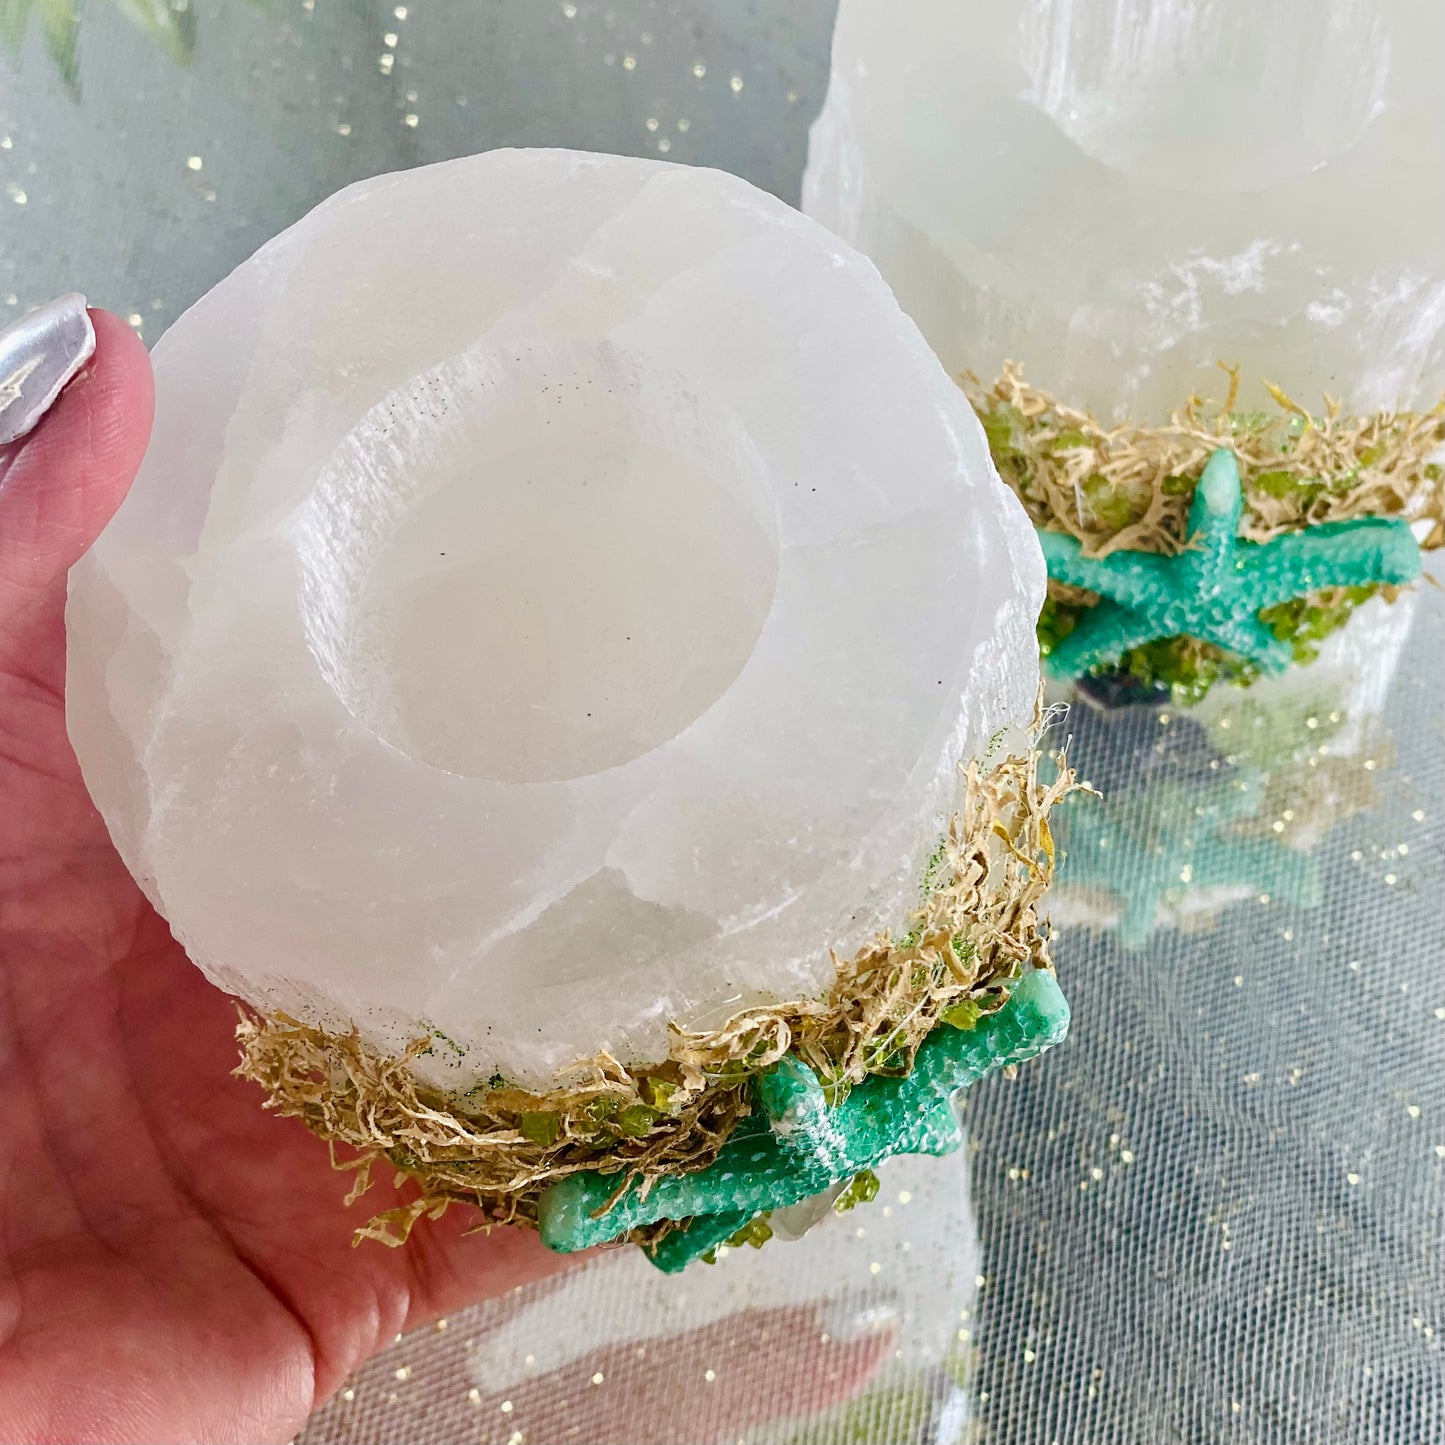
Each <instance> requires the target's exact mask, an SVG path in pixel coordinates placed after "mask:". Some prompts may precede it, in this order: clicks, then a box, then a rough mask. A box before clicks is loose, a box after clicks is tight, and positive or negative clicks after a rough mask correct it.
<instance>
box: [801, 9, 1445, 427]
mask: <svg viewBox="0 0 1445 1445" xmlns="http://www.w3.org/2000/svg"><path fill="white" fill-rule="evenodd" d="M1442 56H1445V7H1441V6H1439V5H1432V4H1420V3H1417V0H1346V3H1341V4H1334V5H1330V6H1327V7H1323V6H1321V5H1319V4H1318V3H1317V0H1275V3H1272V4H1267V5H1261V4H1258V3H1255V0H1212V3H1210V4H1207V5H1206V4H1200V3H1196V0H1168V3H1163V4H1161V3H1158V0H842V4H841V5H840V7H839V12H838V24H837V30H836V34H835V38H834V45H833V69H832V76H831V80H830V82H829V89H828V98H827V102H826V104H825V106H824V108H823V111H822V114H821V115H820V117H819V119H818V120H817V122H816V123H815V125H814V127H813V133H812V140H811V145H810V148H809V158H808V171H807V176H806V178H805V181H804V187H803V205H804V209H805V210H806V211H807V212H808V213H809V214H810V215H812V216H815V217H816V218H817V219H818V220H820V221H822V222H823V224H824V225H826V226H828V227H830V228H831V229H832V230H834V231H836V232H837V233H838V234H839V235H840V236H842V237H843V238H844V239H845V240H848V241H850V242H851V243H852V244H853V245H855V246H857V247H858V248H859V249H860V250H862V251H864V252H866V253H867V254H868V255H869V256H871V257H872V258H873V260H874V261H875V262H876V263H877V264H878V267H879V269H880V270H881V271H882V273H883V276H884V278H885V279H886V280H887V281H888V282H889V284H890V285H891V286H892V287H893V289H894V291H895V292H896V293H897V295H898V298H899V301H900V303H901V304H902V306H903V308H904V309H905V310H906V311H908V313H909V314H910V315H911V316H912V317H913V318H914V319H915V320H916V321H917V322H918V323H919V325H920V326H921V328H922V329H923V333H924V335H925V336H927V338H928V339H929V341H930V342H931V343H932V345H933V347H934V349H935V350H936V351H937V353H938V355H939V357H940V358H941V359H942V361H943V362H944V364H945V366H947V367H948V368H949V369H950V370H959V369H962V368H965V367H966V368H971V369H972V370H974V371H976V372H978V373H979V374H980V375H982V376H984V377H985V378H991V377H992V376H993V375H995V374H996V373H997V371H998V369H999V366H1000V364H1001V363H1002V362H1003V361H1004V360H1005V359H1013V360H1017V361H1021V362H1024V363H1025V364H1026V368H1027V369H1026V375H1027V377H1028V379H1029V380H1030V381H1031V382H1033V383H1034V384H1035V385H1038V386H1042V387H1044V388H1045V389H1047V390H1049V391H1052V392H1053V393H1054V394H1055V395H1057V396H1058V397H1060V398H1061V399H1063V400H1064V401H1065V402H1067V403H1069V404H1071V405H1076V406H1080V407H1083V408H1085V409H1088V410H1092V411H1093V412H1094V413H1095V415H1097V416H1099V417H1100V418H1101V419H1111V418H1113V419H1123V418H1124V417H1125V416H1131V417H1133V419H1135V420H1137V421H1140V422H1145V423H1158V422H1163V421H1165V420H1166V419H1167V417H1168V414H1169V413H1170V412H1171V411H1172V410H1174V409H1175V408H1177V407H1179V406H1182V405H1183V403H1184V402H1185V401H1186V400H1187V398H1188V397H1189V395H1190V394H1191V392H1197V393H1201V394H1203V395H1206V396H1210V397H1214V398H1216V399H1219V398H1222V397H1223V396H1224V393H1225V383H1224V381H1223V379H1222V378H1221V377H1220V376H1219V373H1218V372H1217V371H1216V370H1215V369H1214V367H1215V363H1216V362H1218V361H1224V362H1231V363H1233V362H1241V363H1243V364H1244V367H1245V371H1246V373H1247V376H1248V379H1249V380H1250V381H1251V382H1253V383H1256V386H1251V387H1250V388H1249V389H1248V390H1247V391H1246V392H1245V393H1244V398H1245V404H1247V405H1249V406H1255V405H1261V404H1264V403H1265V402H1266V398H1265V396H1264V393H1263V392H1262V391H1261V390H1258V389H1257V382H1258V381H1259V379H1261V378H1264V379H1267V380H1270V381H1273V382H1275V383H1277V384H1279V385H1280V386H1282V387H1283V388H1284V390H1285V391H1286V392H1287V393H1289V394H1290V395H1291V396H1294V397H1295V398H1296V399H1298V400H1299V401H1300V402H1302V403H1304V404H1305V405H1308V406H1311V407H1317V406H1318V405H1319V403H1320V397H1321V394H1322V393H1325V392H1328V393H1330V394H1331V395H1334V396H1339V397H1341V398H1342V399H1343V401H1344V403H1345V405H1346V407H1347V408H1348V409H1351V410H1355V411H1369V410H1374V409H1376V408H1378V407H1393V406H1410V405H1418V406H1424V407H1428V406H1430V405H1432V404H1433V403H1434V402H1435V401H1436V400H1437V399H1438V398H1439V395H1440V392H1441V390H1442V388H1445V245H1442V242H1441V237H1442V236H1445V162H1442V156H1445V86H1442V85H1441V83H1440V66H1441V58H1442Z"/></svg>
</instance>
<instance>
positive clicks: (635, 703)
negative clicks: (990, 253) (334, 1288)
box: [68, 151, 1043, 1083]
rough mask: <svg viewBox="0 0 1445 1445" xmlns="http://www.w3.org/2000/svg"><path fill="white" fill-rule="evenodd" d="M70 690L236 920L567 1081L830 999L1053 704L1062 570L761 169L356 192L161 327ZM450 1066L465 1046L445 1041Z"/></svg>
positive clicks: (517, 179)
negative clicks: (1044, 632) (998, 766)
mask: <svg viewBox="0 0 1445 1445" xmlns="http://www.w3.org/2000/svg"><path fill="white" fill-rule="evenodd" d="M155 365H156V372H157V390H158V418H157V424H156V433H155V439H154V441H153V443H152V446H151V450H150V454H149V456H148V457H147V459H146V464H145V467H144V469H143V471H142V473H141V476H140V478H139V479H138V481H137V482H136V485H135V487H134V490H133V491H132V493H131V495H130V496H129V498H128V499H127V501H126V503H125V504H124V506H123V507H122V508H121V510H120V512H119V514H118V515H117V517H116V519H115V521H114V522H113V523H112V525H111V526H110V527H109V528H108V529H107V531H106V532H105V534H104V535H103V537H102V538H101V540H100V542H99V543H98V544H97V546H96V547H95V549H94V550H93V552H92V553H91V554H90V556H89V557H88V558H87V559H86V560H85V562H84V563H83V564H82V565H81V566H80V567H79V568H77V569H76V571H75V573H74V574H73V577H72V583H71V600H70V609H69V626H70V674H69V685H68V708H69V720H70V728H71V736H72V738H73V740H74V743H75V746H76V750H77V752H78V754H79V756H80V759H81V763H82V766H83V768H84V771H85V777H86V780H87V782H88V784H89V785H90V788H91V790H92V792H93V794H94V796H95V798H96V801H97V803H98V804H99V806H100V808H101V810H102V812H103V813H104V815H105V817H106V820H107V822H108V823H109V825H110V828H111V832H112V835H113V836H114V838H115V841H116V843H117V845H118V847H119V848H120V851H121V854H122V856H123V857H124V858H125V860H126V861H127V863H128V864H129V865H130V867H131V868H132V869H133V870H134V872H135V873H136V875H137V876H138V877H139V878H140V879H141V881H142V883H143V885H144V887H145V888H146V890H147V892H148V893H149V894H150V896H151V898H152V899H153V900H154V902H155V904H156V906H157V907H158V908H159V909H160V911H161V912H162V913H163V914H164V915H165V916H166V917H167V918H168V919H169V920H170V922H171V925H172V927H173V928H174V930H175V932H176V934H177V936H178V937H179V938H180V939H181V941H182V942H183V943H184V944H185V945H186V947H187V949H188V950H189V951H190V953H191V956H192V957H193V958H194V959H195V960H196V961H197V963H199V964H200V965H201V967H202V968H204V969H205V970H206V972H207V973H208V974H209V975H210V976H211V977H212V978H213V979H215V980H216V981H217V982H218V983H220V984H221V985H222V986H224V987H226V988H228V989H232V990H234V991H235V992H237V993H239V994H241V995H243V996H244V997H245V998H247V999H249V1000H251V1001H252V1002H253V1003H255V1004H257V1005H259V1006H261V1007H262V1008H265V1009H271V1010H276V1009H282V1010H286V1011H288V1012H291V1013H293V1014H299V1015H301V1016H302V1017H303V1018H306V1019H309V1020H312V1021H314V1022H317V1023H319V1024H321V1025H323V1026H326V1027H336V1028H344V1027H347V1026H349V1025H350V1023H351V1022H353V1021H355V1022H356V1023H357V1024H358V1025H360V1027H361V1028H362V1030H363V1032H364V1033H365V1034H366V1036H367V1037H369V1038H370V1039H371V1040H372V1041H373V1042H375V1043H376V1044H378V1045H379V1046H381V1047H383V1048H388V1049H393V1048H399V1047H400V1046H401V1045H402V1044H403V1043H404V1042H405V1041H406V1040H407V1039H409V1038H411V1037H413V1036H414V1035H415V1034H416V1032H417V1031H418V1029H422V1028H431V1029H437V1030H440V1031H441V1033H442V1034H444V1035H445V1036H446V1040H447V1042H448V1045H449V1044H450V1043H453V1042H454V1043H455V1046H456V1052H457V1055H458V1058H457V1060H455V1061H453V1062H452V1063H451V1068H452V1072H451V1074H450V1076H449V1077H451V1078H453V1079H457V1080H460V1081H465V1080H467V1079H470V1078H474V1077H486V1076H487V1075H488V1074H490V1072H491V1071H492V1070H493V1069H500V1070H501V1071H502V1072H503V1073H504V1074H506V1075H507V1076H508V1077H511V1078H513V1079H516V1080H518V1081H521V1082H529V1083H544V1082H546V1081H547V1080H548V1079H549V1078H550V1077H552V1075H553V1074H554V1071H556V1070H557V1069H559V1068H561V1067H563V1066H565V1065H567V1064H569V1063H570V1062H572V1061H573V1060H574V1059H576V1058H578V1057H581V1056H586V1055H590V1054H591V1053H593V1052H594V1051H595V1050H597V1049H598V1048H600V1047H607V1048H609V1049H612V1050H613V1051H614V1052H616V1053H617V1054H618V1055H620V1056H621V1057H623V1058H625V1059H632V1060H636V1059H644V1060H645V1059H657V1058H660V1057H664V1056H665V1054H666V1034H665V1027H666V1023H667V1021H668V1020H669V1019H673V1018H675V1019H677V1020H679V1021H680V1022H683V1023H689V1024H709V1023H719V1022H721V1021H722V1019H723V1018H724V1017H725V1016H726V1015H727V1013H729V1012H730V1011H731V1010H732V1009H733V1008H735V1007H737V1006H738V1005H740V1004H742V1003H748V1002H755V1001H758V1000H763V999H776V998H779V997H793V996H796V995H798V994H799V993H808V992H812V991H815V990H818V989H820V988H821V987H822V986H823V985H824V984H825V983H826V982H827V980H828V978H829V976H830V967H831V965H830V963H829V958H828V948H829V946H830V945H831V946H834V947H837V948H839V949H844V950H846V949H849V948H851V947H853V946H855V945H857V944H858V943H860V942H861V941H862V940H863V939H864V938H865V936H866V935H868V934H869V933H871V932H872V931H873V930H874V929H875V928H878V927H880V926H882V925H884V924H894V923H897V922H898V921H899V920H900V918H902V917H903V915H905V914H906V913H907V912H908V910H909V908H910V907H911V906H912V903H913V901H914V898H915V896H916V894H915V888H916V884H917V875H918V867H919V864H920V860H921V858H922V857H923V856H924V855H925V854H926V853H927V851H928V849H929V848H930V847H931V846H932V844H933V842H934V840H935V838H936V831H935V830H936V829H937V828H938V827H939V826H940V823H941V821H942V820H943V818H944V817H945V815H946V813H947V812H948V811H949V810H950V807H951V805H952V803H953V801H954V799H955V796H956V793H955V766H956V764H957V763H958V762H959V761H960V759H963V758H967V757H971V756H977V755H982V754H984V753H985V752H986V751H987V750H988V749H989V747H990V744H991V743H993V742H996V737H995V735H996V733H997V731H998V730H999V729H1003V728H1007V727H1009V726H1010V725H1017V724H1021V723H1025V722H1026V721H1027V720H1028V718H1029V715H1030V710H1031V707H1032V705H1033V701H1034V696H1035V689H1036V687H1037V677H1038V673H1037V654H1036V648H1035V645H1034V641H1033V621H1034V618H1035V615H1036V613H1037V609H1038V606H1039V603H1040V599H1041V596H1042V586H1043V567H1042V560H1041V558H1040V556H1039V553H1038V548H1037V546H1036V544H1035V542H1034V540H1033V537H1032V533H1031V531H1030V529H1029V527H1028V526H1027V524H1026V522H1025V519H1024V516H1023V513H1022V511H1021V510H1020V509H1019V507H1018V506H1017V505H1016V503H1015V502H1014V501H1013V499H1012V498H1011V497H1010V496H1009V495H1008V494H1007V493H1006V492H1005V490H1004V489H1003V487H1002V486H1001V485H1000V484H999V482H998V480H997V478H996V477H995V475H994V474H993V472H992V469H991V466H990V464H989V461H988V457H987V451H986V448H985V445H984V440H983V437H982V434H981V432H980V430H979V427H978V425H977V423H976V421H975V419H974V417H973V415H972V413H971V412H970V411H969V410H968V408H967V406H966V405H965V404H964V402H963V400H962V399H961V397H960V395H959V393H958V391H957V388H956V387H954V385H953V384H952V382H951V381H950V380H949V379H948V377H947V376H946V374H945V373H944V371H943V369H942V368H941V367H940V366H939V364H938V362H937V361H936V360H935V359H934V357H933V356H932V354H931V353H930V352H929V351H928V349H927V347H926V346H925V345H924V342H923V340H922V338H921V337H920V335H919V334H918V331H917V330H916V328H915V327H914V325H913V324H912V322H910V321H908V320H907V319H906V318H905V317H904V315H903V314H902V313H901V312H900V311H899V309H898V307H897V305H896V304H895V303H894V301H893V298H892V296H891V295H890V294H889V292H888V289H887V287H886V286H884V285H883V283H882V282H881V281H880V280H879V279H878V276H877V274H876V272H875V271H874V270H873V268H872V266H870V265H869V264H868V263H867V262H866V261H864V260H863V259H862V258H861V257H859V256H857V255H856V254H854V253H853V252H852V251H850V250H849V249H848V248H847V247H846V246H844V245H841V244H840V243H838V242H837V241H836V240H834V238H833V237H832V236H830V235H829V234H827V233H826V232H825V231H823V230H822V229H821V228H820V227H819V226H817V225H816V224H815V223H814V222H812V221H810V220H808V219H806V218H805V217H803V216H801V215H799V214H798V213H796V212H794V211H792V210H790V209H789V208H787V207H786V206H784V205H783V204H781V203H780V202H778V201H776V200H774V199H772V198H771V197H769V196H766V195H764V194H762V193H760V192H758V191H756V190H754V189H752V188H751V187H749V186H748V185H746V184H744V183H743V182H741V181H739V180H736V179H734V178H731V177H728V176H725V175H722V174H719V173H717V172H711V171H704V170H692V169H687V168H683V167H676V166H667V165H662V164H658V163H652V162H643V161H637V160H626V159H619V158H610V157H600V156H589V155H582V154H576V153H570V152H564V151H534V152H526V151H510V152H507V151H503V152H495V153H492V154H488V155H483V156H477V157H472V158H470V159H465V160H460V161H454V162H450V163H447V164H444V165H437V166H431V167H427V168H424V169H421V170H415V171H410V172H407V173H404V174H399V175H391V176H383V177H379V178H377V179H375V180H372V181H367V182H363V183H361V184H360V185H356V186H353V187H351V188H350V189H348V190H346V191H343V192H342V193H341V194H339V195H337V196H336V197H334V198H333V199H331V200H330V201H328V202H326V203H325V204H324V205H322V206H321V207H319V208H318V209H317V210H316V211H314V212H312V213H311V215H309V216H308V217H306V218H305V219H304V220H303V221H301V222H300V223H299V224H298V225H296V226H294V227H293V228H292V229H291V230H289V231H287V232H285V233H284V234H283V235H281V236H279V237H278V238H277V239H276V240H274V241H273V242H271V243H270V244H269V245H268V246H266V247H265V248H263V249H262V250H261V251H260V252H259V253H258V254H257V255H256V256H255V257H253V258H252V259H251V260H250V261H248V262H247V263H246V264H245V265H243V266H242V267H240V269H239V270H237V271H236V272H235V273H234V274H233V275H232V276H230V277H229V278H228V279H227V280H225V281H223V282H222V283H221V284H220V285H219V286H218V287H216V289H215V290H214V291H212V292H211V293H210V294H209V295H208V296H207V297H205V298H204V299H203V300H202V301H201V302H200V303H199V304H198V305H196V306H195V307H194V308H193V309H192V310H191V311H190V312H188V313H187V314H186V315H185V316H184V317H183V318H182V319H181V320H180V321H179V322H177V324H176V325H175V326H174V328H172V330H171V331H170V332H169V333H168V334H167V335H166V336H165V337H164V339H163V340H162V341H161V343H160V344H159V346H158V347H157V348H156V352H155ZM449 1059H450V1050H449V1047H439V1048H438V1051H437V1053H436V1055H434V1056H433V1058H432V1059H430V1060H428V1061H427V1063H426V1065H425V1067H427V1068H430V1069H438V1068H440V1067H441V1066H442V1064H443V1063H444V1062H447V1061H448V1060H449Z"/></svg>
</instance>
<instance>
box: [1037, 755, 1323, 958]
mask: <svg viewBox="0 0 1445 1445" xmlns="http://www.w3.org/2000/svg"><path fill="white" fill-rule="evenodd" d="M1264 783H1265V779H1264V777H1263V775H1262V774H1254V773H1246V774H1244V775H1243V776H1241V777H1238V778H1234V779H1230V780H1228V781H1226V782H1221V783H1219V784H1216V785H1215V786H1213V787H1211V788H1209V789H1208V790H1205V791H1202V792H1201V791H1200V790H1199V789H1197V788H1192V787H1188V786H1183V785H1177V784H1166V785H1161V786H1159V787H1155V788H1147V789H1143V790H1141V791H1140V792H1139V793H1137V794H1135V795H1132V796H1130V795H1126V796H1124V797H1122V798H1117V797H1116V798H1110V799H1100V798H1091V797H1087V796H1080V797H1075V798H1071V799H1069V802H1068V805H1067V808H1066V809H1065V810H1064V811H1063V812H1062V814H1061V816H1060V818H1059V819H1058V822H1057V824H1056V826H1057V827H1058V832H1059V840H1060V850H1061V851H1060V858H1059V865H1058V874H1057V883H1058V884H1059V885H1062V886H1064V887H1069V888H1080V889H1098V890H1099V891H1101V892H1105V893H1108V894H1110V895H1111V896H1112V897H1113V898H1115V899H1116V900H1117V901H1118V903H1119V909H1120V914H1119V927H1118V934H1119V942H1120V944H1121V945H1122V946H1123V947H1124V948H1127V949H1129V950H1130V951H1131V952H1133V951H1135V950H1137V949H1140V948H1142V947H1143V946H1144V945H1145V944H1146V943H1147V942H1148V941H1149V936H1150V935H1151V934H1152V933H1153V931H1154V927H1155V924H1156V923H1157V921H1158V917H1159V909H1160V906H1161V905H1162V904H1163V903H1164V902H1165V901H1166V900H1167V899H1168V897H1169V895H1170V894H1171V893H1173V894H1177V893H1180V892H1182V891H1184V890H1186V889H1188V890H1194V889H1208V888H1223V887H1230V886H1235V887H1238V886H1241V885H1242V886H1244V887H1247V888H1250V889H1253V890H1255V891H1256V892H1260V893H1268V894H1270V895H1272V896H1273V897H1277V898H1283V899H1285V900H1287V901H1288V902H1291V903H1296V904H1299V905H1300V906H1301V907H1312V906H1314V905H1315V904H1317V903H1318V902H1319V870H1318V869H1317V867H1316V866H1315V864H1314V862H1313V861H1312V860H1311V859H1309V858H1306V857H1302V856H1301V855H1300V854H1298V853H1295V852H1292V851H1291V850H1290V849H1288V848H1286V847H1284V846H1283V845H1282V844H1280V843H1277V842H1275V841H1274V840H1273V839H1272V838H1246V837H1243V836H1241V835H1239V834H1238V833H1236V832H1234V831H1232V830H1231V828H1230V826H1229V825H1230V824H1231V823H1233V822H1236V821H1237V820H1239V819H1241V818H1252V817H1254V816H1255V815H1256V813H1257V812H1258V811H1259V806H1260V804H1261V803H1262V801H1263V799H1264Z"/></svg>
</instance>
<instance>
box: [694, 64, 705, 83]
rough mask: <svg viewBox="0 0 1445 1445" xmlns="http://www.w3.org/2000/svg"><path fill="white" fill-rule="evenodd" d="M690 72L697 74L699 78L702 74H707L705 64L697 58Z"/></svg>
mask: <svg viewBox="0 0 1445 1445" xmlns="http://www.w3.org/2000/svg"><path fill="white" fill-rule="evenodd" d="M692 73H693V74H694V75H695V76H697V78H698V79H699V80H701V79H702V78H703V76H705V75H706V74H707V66H705V65H704V64H703V63H702V61H700V60H699V61H698V62H697V64H696V65H694V66H693V68H692Z"/></svg>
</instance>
